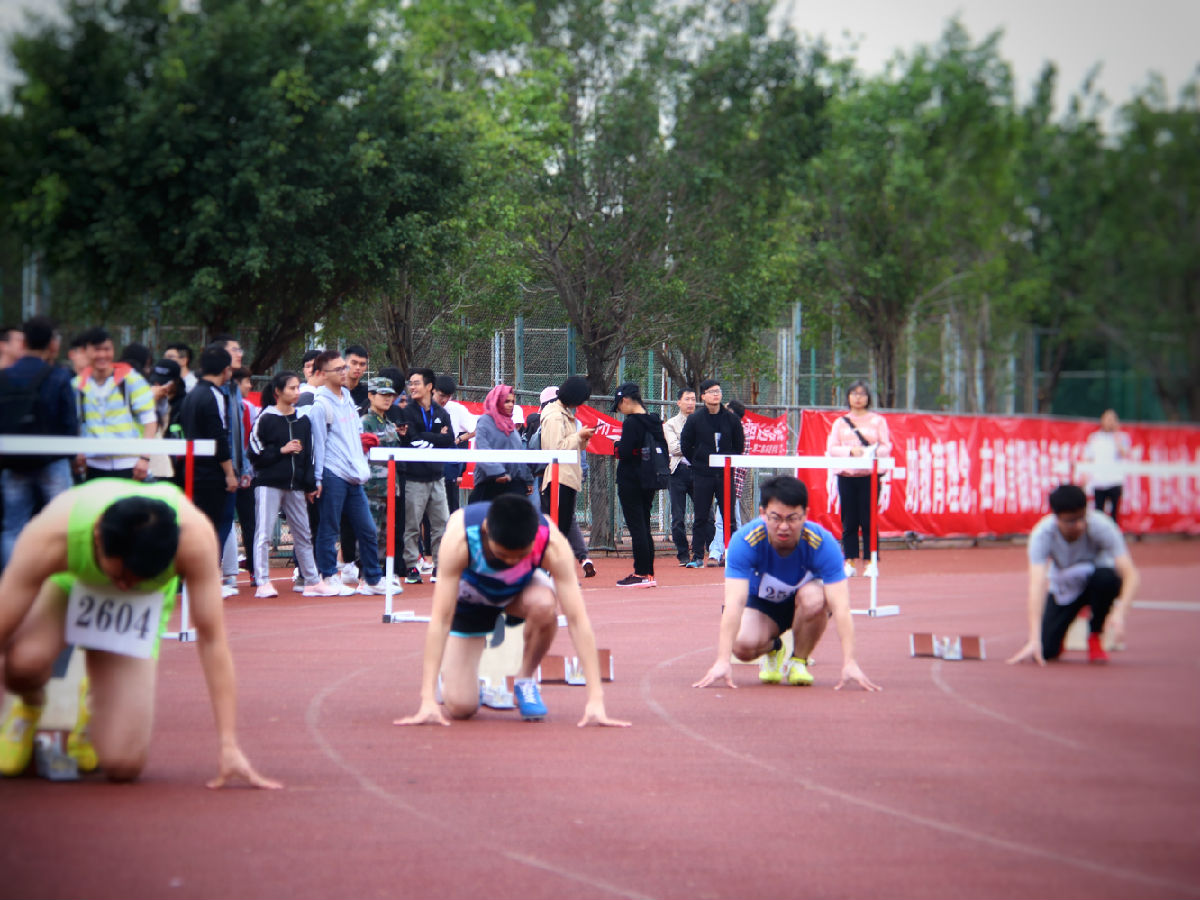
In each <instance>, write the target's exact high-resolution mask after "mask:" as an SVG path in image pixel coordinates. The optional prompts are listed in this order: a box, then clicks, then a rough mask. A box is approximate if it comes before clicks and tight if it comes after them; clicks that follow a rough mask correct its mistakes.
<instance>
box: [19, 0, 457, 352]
mask: <svg viewBox="0 0 1200 900" xmlns="http://www.w3.org/2000/svg"><path fill="white" fill-rule="evenodd" d="M371 27H372V18H371V11H370V9H369V7H366V6H363V5H347V4H342V3H335V2H323V0H303V2H297V3H273V2H265V0H244V2H216V0H214V2H209V3H205V4H203V5H201V6H200V7H199V8H197V9H196V10H195V11H184V10H183V9H181V8H179V7H177V6H174V5H168V6H167V7H164V6H163V5H162V4H160V3H158V2H156V0H130V2H121V0H104V2H98V3H84V2H78V0H73V2H71V3H69V4H68V5H67V7H66V22H65V23H64V24H61V25H59V24H42V25H41V26H40V28H38V29H37V30H36V31H35V32H34V33H32V34H27V35H21V36H18V37H17V38H16V39H14V41H13V51H14V55H15V57H16V59H17V63H18V65H19V67H20V69H21V70H22V72H23V73H24V75H25V77H26V81H25V83H24V84H23V85H20V86H18V88H17V89H16V91H15V100H16V106H15V109H14V112H13V114H12V122H11V123H10V125H11V126H12V127H11V128H10V129H9V131H8V134H9V135H10V138H11V139H12V140H13V141H14V142H15V145H16V148H17V150H16V153H15V158H16V159H17V160H18V161H19V162H18V164H17V165H16V166H15V169H14V171H13V172H11V173H9V174H8V176H7V177H6V178H5V191H6V193H7V194H8V198H9V199H10V202H11V203H12V206H13V209H14V212H15V217H16V221H17V222H18V223H19V227H20V228H21V230H22V232H23V234H24V235H25V237H26V238H27V240H28V241H29V242H30V243H31V245H32V246H34V247H38V248H41V249H43V250H44V252H45V253H46V258H47V262H48V263H49V264H50V265H51V266H52V267H54V268H56V269H58V270H59V271H62V272H68V273H70V274H72V275H73V276H74V277H75V278H77V279H78V280H80V281H81V282H82V283H83V284H85V285H87V287H88V289H89V291H90V293H91V306H92V315H93V316H95V315H97V313H99V314H100V315H101V316H104V315H111V314H112V313H113V312H115V311H117V310H118V309H122V308H128V307H129V306H131V305H136V304H139V303H141V302H142V300H143V298H145V297H159V298H162V304H163V308H164V310H165V312H166V314H169V315H182V316H185V317H186V318H187V319H188V320H190V321H199V322H200V323H202V324H205V325H207V326H209V327H210V328H213V329H220V330H227V329H234V328H239V327H241V328H251V329H255V330H256V331H257V334H258V340H257V341H256V346H255V347H254V358H253V361H252V366H253V367H254V368H255V369H256V370H259V371H261V370H262V369H263V368H265V367H267V366H269V365H271V364H272V363H273V362H274V361H275V360H276V359H277V358H278V357H279V356H280V354H281V353H282V352H283V351H284V350H285V349H286V348H287V347H288V346H289V345H290V344H291V343H293V342H295V341H296V340H297V339H298V338H299V337H300V336H301V335H302V334H304V333H305V332H306V331H308V330H310V328H311V325H312V323H313V322H314V321H320V320H322V319H324V318H327V317H329V316H331V315H333V314H335V313H336V312H337V311H338V310H339V309H342V308H343V307H344V306H345V304H347V303H348V302H350V301H352V300H354V299H355V298H360V297H364V296H368V295H369V294H370V293H371V292H372V291H375V290H378V289H380V288H381V287H382V286H385V285H387V284H389V283H391V282H392V281H393V280H394V277H395V272H396V270H397V269H398V268H400V267H402V266H403V264H404V262H405V261H406V260H409V259H412V258H415V257H419V256H422V255H425V256H431V255H436V254H437V253H438V252H439V249H440V246H441V245H442V243H443V242H444V241H445V240H446V237H447V236H446V233H445V229H444V222H445V221H446V219H447V218H448V217H449V215H450V214H451V213H453V211H455V210H456V209H457V208H458V206H459V204H461V203H462V202H464V201H465V199H466V198H465V197H464V196H463V185H464V176H463V171H462V167H463V155H464V149H463V146H462V145H463V142H464V141H465V140H467V139H468V138H467V137H465V135H466V129H459V130H452V129H439V128H438V127H436V126H437V124H438V123H436V122H433V121H430V119H429V117H428V116H427V115H426V112H427V109H428V107H427V106H426V105H425V104H423V103H422V102H421V98H420V96H419V91H417V90H416V89H415V88H414V82H413V79H412V77H411V74H410V73H409V72H408V70H407V69H406V67H405V65H404V61H403V60H401V59H394V58H393V59H390V60H384V59H382V58H381V50H380V48H379V45H377V44H373V43H372V41H371ZM97 306H98V307H99V309H97V308H96V307H97Z"/></svg>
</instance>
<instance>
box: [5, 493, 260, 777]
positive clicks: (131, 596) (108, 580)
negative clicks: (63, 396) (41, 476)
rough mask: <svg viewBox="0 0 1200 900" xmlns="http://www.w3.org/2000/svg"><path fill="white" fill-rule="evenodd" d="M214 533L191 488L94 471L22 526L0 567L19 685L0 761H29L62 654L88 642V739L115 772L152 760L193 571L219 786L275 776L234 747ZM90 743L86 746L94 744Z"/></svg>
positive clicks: (136, 771) (8, 766)
mask: <svg viewBox="0 0 1200 900" xmlns="http://www.w3.org/2000/svg"><path fill="white" fill-rule="evenodd" d="M217 558H218V556H217V537H216V533H215V532H214V531H213V527H212V524H211V523H210V522H209V520H208V518H207V517H206V516H205V515H204V514H203V513H201V512H200V511H199V510H198V509H197V508H196V507H195V506H193V505H192V503H191V501H189V500H188V499H187V498H186V497H185V496H184V495H183V493H182V492H181V491H180V490H179V489H178V488H176V487H175V486H174V485H171V484H164V483H162V482H159V483H155V484H149V485H146V484H140V483H138V482H134V481H127V480H123V479H111V478H109V479H98V480H96V481H90V482H88V483H87V484H85V485H81V486H79V487H76V488H72V489H71V490H68V491H66V492H64V493H62V494H60V495H59V496H58V497H56V498H55V499H54V500H53V501H52V502H51V503H50V504H49V505H48V506H47V507H46V508H45V509H44V510H42V512H41V513H39V514H38V515H37V516H36V517H34V518H33V519H32V520H31V521H30V522H29V524H28V525H26V526H25V528H24V530H23V531H22V532H21V535H20V537H19V538H18V539H17V544H16V547H15V548H14V552H13V559H12V562H10V563H9V565H8V567H7V568H6V569H5V570H4V574H3V577H0V652H2V653H3V655H4V682H5V686H6V687H7V688H8V690H10V691H12V692H13V693H15V694H17V695H18V697H19V698H20V699H19V700H18V702H17V703H15V704H14V705H13V708H12V710H11V711H10V713H9V715H8V716H7V717H6V718H5V721H4V724H3V726H2V727H0V770H2V771H3V774H5V775H19V774H20V773H21V772H22V771H23V770H24V769H25V767H26V766H27V765H28V764H29V759H30V756H31V755H32V752H33V740H34V732H35V730H36V729H37V724H38V720H39V718H40V716H41V713H42V706H43V704H44V702H45V685H46V682H47V681H49V680H50V675H51V670H52V667H53V665H54V660H55V658H56V657H57V656H58V655H59V653H60V652H61V651H62V649H63V647H65V646H66V644H67V642H68V641H69V642H70V643H73V644H75V645H77V646H79V647H83V648H86V649H87V672H88V681H89V684H90V691H91V707H92V717H91V722H90V726H89V727H90V735H89V737H90V742H91V743H92V744H93V745H94V747H95V754H96V756H97V758H98V762H99V765H100V768H101V769H103V771H104V774H105V775H107V776H108V778H109V779H110V780H112V781H132V780H134V779H136V778H137V777H138V776H139V775H140V774H141V771H142V768H143V767H144V766H145V763H146V757H147V753H148V750H149V746H150V732H151V729H152V726H153V721H154V690H155V682H156V676H157V661H158V648H159V639H160V637H161V636H162V633H163V631H164V630H165V628H166V624H167V622H168V620H169V619H170V616H171V610H172V608H173V607H174V605H175V595H176V592H177V585H178V583H179V579H180V578H182V579H184V580H185V581H186V582H187V585H188V594H189V598H190V601H191V611H192V614H193V615H194V617H195V624H196V636H197V640H198V643H197V647H198V649H199V651H200V664H201V666H202V667H203V668H204V677H205V681H206V682H207V683H208V693H209V696H210V698H211V701H212V706H213V714H214V716H215V718H216V724H217V736H218V737H219V739H220V752H219V756H218V774H217V777H216V778H214V779H212V780H211V781H209V782H208V786H209V787H210V788H219V787H222V786H223V785H225V784H226V783H228V782H229V781H233V780H239V779H240V780H244V781H247V782H249V784H251V785H252V786H254V787H260V788H278V787H281V785H280V784H279V783H278V782H275V781H271V780H270V779H267V778H264V777H263V776H261V775H259V774H258V772H256V771H255V770H254V768H253V767H252V766H251V765H250V763H249V762H248V761H247V760H246V757H245V756H244V755H243V754H242V751H241V749H240V748H239V747H238V743H237V737H236V735H235V733H234V732H235V720H236V717H237V716H236V710H237V699H236V687H235V683H234V675H233V658H232V656H231V655H230V652H229V644H228V643H227V640H226V636H225V623H224V611H223V607H222V599H221V572H220V568H219V566H218V565H217ZM89 755H90V754H89Z"/></svg>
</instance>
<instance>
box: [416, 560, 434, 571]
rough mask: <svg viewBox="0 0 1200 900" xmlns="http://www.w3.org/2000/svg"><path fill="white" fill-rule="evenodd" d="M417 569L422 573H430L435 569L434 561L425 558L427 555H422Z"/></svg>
mask: <svg viewBox="0 0 1200 900" xmlns="http://www.w3.org/2000/svg"><path fill="white" fill-rule="evenodd" d="M417 571H418V572H420V573H421V574H422V575H428V574H429V573H430V572H432V571H433V563H431V562H430V561H429V560H427V559H425V557H421V561H420V562H419V563H417Z"/></svg>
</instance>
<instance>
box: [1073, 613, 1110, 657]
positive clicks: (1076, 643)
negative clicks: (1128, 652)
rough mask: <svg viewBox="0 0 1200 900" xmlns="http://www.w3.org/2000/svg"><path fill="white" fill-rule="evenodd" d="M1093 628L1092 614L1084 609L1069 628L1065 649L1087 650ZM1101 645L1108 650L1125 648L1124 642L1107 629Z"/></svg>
mask: <svg viewBox="0 0 1200 900" xmlns="http://www.w3.org/2000/svg"><path fill="white" fill-rule="evenodd" d="M1091 630H1092V629H1091V616H1090V615H1088V610H1084V611H1083V612H1082V613H1080V614H1079V615H1078V616H1076V617H1075V621H1074V622H1072V623H1071V626H1070V627H1069V628H1068V629H1067V636H1066V637H1065V638H1063V649H1064V650H1086V649H1087V642H1088V633H1089V632H1090V631H1091ZM1100 645H1101V646H1102V647H1103V648H1104V649H1105V650H1108V651H1113V650H1124V649H1125V644H1124V642H1118V641H1115V640H1113V636H1112V635H1111V634H1109V633H1108V632H1107V631H1106V632H1104V634H1102V635H1101V636H1100Z"/></svg>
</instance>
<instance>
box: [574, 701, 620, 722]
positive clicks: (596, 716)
mask: <svg viewBox="0 0 1200 900" xmlns="http://www.w3.org/2000/svg"><path fill="white" fill-rule="evenodd" d="M630 724H631V723H630V722H623V721H621V720H620V719H610V718H609V717H608V713H606V712H605V711H604V701H603V700H596V701H594V702H590V703H588V705H587V706H586V707H585V708H584V710H583V718H582V719H580V720H579V727H580V728H582V727H583V726H584V725H612V726H614V727H616V728H628V727H629V726H630Z"/></svg>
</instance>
